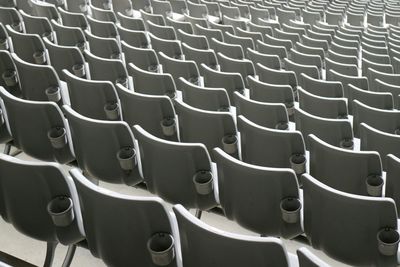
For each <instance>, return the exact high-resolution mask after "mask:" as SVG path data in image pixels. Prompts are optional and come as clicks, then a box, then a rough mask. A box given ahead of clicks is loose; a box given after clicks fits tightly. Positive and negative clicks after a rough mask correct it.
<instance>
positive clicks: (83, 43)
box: [76, 42, 86, 53]
mask: <svg viewBox="0 0 400 267" xmlns="http://www.w3.org/2000/svg"><path fill="white" fill-rule="evenodd" d="M76 47H78V48H79V50H80V51H81V52H82V53H83V52H84V51H85V49H86V43H85V42H79V43H77V44H76Z"/></svg>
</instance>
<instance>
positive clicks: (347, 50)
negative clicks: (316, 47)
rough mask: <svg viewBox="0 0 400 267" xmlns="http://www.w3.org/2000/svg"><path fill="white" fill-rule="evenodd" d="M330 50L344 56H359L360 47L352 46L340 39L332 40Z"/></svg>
mask: <svg viewBox="0 0 400 267" xmlns="http://www.w3.org/2000/svg"><path fill="white" fill-rule="evenodd" d="M335 38H336V37H335ZM330 51H333V52H335V53H338V54H341V55H344V56H352V57H358V47H352V46H349V45H347V44H343V43H342V42H340V41H339V40H338V39H335V40H334V41H332V43H331V47H330Z"/></svg>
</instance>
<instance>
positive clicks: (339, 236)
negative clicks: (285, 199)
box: [302, 174, 398, 266]
mask: <svg viewBox="0 0 400 267" xmlns="http://www.w3.org/2000/svg"><path fill="white" fill-rule="evenodd" d="M302 180H303V188H304V189H303V190H304V230H305V233H306V234H307V236H308V238H309V240H311V242H312V244H313V247H314V248H317V249H321V250H322V251H324V252H325V253H327V254H328V255H330V256H331V257H333V258H335V259H337V260H340V261H342V262H344V263H347V264H350V265H369V264H370V265H377V266H381V265H382V266H394V265H396V264H397V260H396V258H397V257H396V253H387V251H383V250H381V249H379V248H378V246H379V245H378V244H379V242H381V241H383V242H385V241H386V242H388V241H389V240H386V239H385V238H384V237H388V236H391V234H393V233H391V231H397V216H396V215H397V214H396V206H395V204H394V201H393V200H391V199H388V198H383V199H382V198H366V197H364V196H357V195H353V194H348V193H343V192H340V191H338V190H335V189H333V188H331V187H328V186H326V185H324V184H322V183H321V182H319V181H317V180H316V179H314V178H312V177H311V176H310V175H306V174H305V175H303V177H302ZM315 199H318V201H315ZM376 218H380V219H379V220H376ZM332 220H334V221H336V222H338V224H336V223H335V224H332ZM394 236H398V235H396V234H395V233H394ZM382 237H383V238H382ZM382 239H383V240H382ZM349 248H352V249H351V252H349ZM383 253H385V254H386V253H387V254H388V256H386V255H384V254H383ZM393 254H394V255H393Z"/></svg>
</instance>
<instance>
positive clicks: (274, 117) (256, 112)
mask: <svg viewBox="0 0 400 267" xmlns="http://www.w3.org/2000/svg"><path fill="white" fill-rule="evenodd" d="M234 98H235V104H236V115H237V116H240V115H243V116H244V117H245V118H247V119H248V120H250V121H252V122H254V123H256V124H258V125H260V126H263V127H267V128H275V129H279V130H286V129H288V127H289V125H288V123H289V119H288V115H287V111H286V107H285V105H284V104H282V103H280V104H278V103H265V102H260V101H255V100H252V99H248V98H246V97H245V96H243V95H242V94H240V93H238V92H235V94H234Z"/></svg>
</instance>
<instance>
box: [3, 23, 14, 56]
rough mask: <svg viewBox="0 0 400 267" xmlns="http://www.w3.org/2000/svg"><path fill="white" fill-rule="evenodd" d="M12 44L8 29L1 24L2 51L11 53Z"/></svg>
mask: <svg viewBox="0 0 400 267" xmlns="http://www.w3.org/2000/svg"><path fill="white" fill-rule="evenodd" d="M11 47H12V43H11V40H10V38H9V36H8V33H7V30H6V28H5V27H4V26H3V24H2V23H1V22H0V51H4V50H5V51H11Z"/></svg>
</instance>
